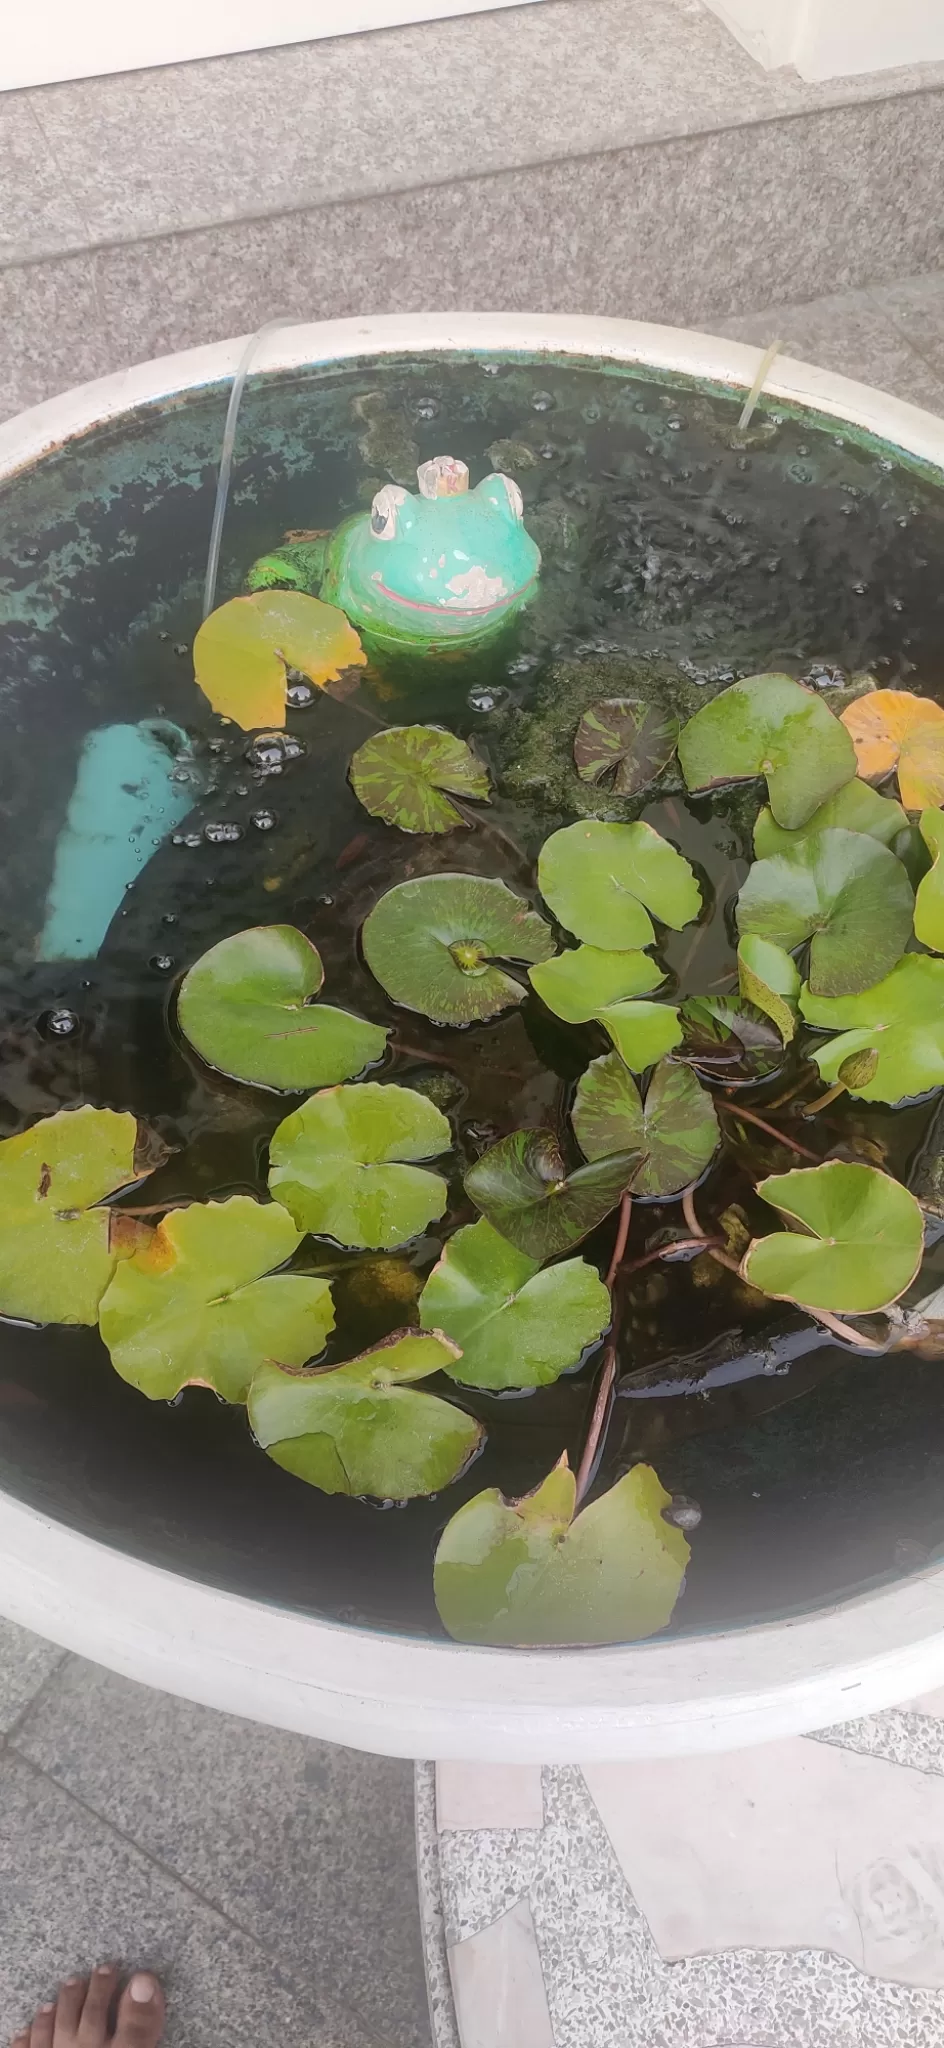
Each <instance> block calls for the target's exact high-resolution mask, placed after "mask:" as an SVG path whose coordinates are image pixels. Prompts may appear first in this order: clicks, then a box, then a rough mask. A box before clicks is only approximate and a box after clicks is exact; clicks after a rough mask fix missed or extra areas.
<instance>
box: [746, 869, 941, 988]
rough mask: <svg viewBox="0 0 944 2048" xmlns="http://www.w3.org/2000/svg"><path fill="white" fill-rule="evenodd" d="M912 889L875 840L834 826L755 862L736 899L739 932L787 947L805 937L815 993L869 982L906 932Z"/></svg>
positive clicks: (897, 953) (894, 955) (899, 949)
mask: <svg viewBox="0 0 944 2048" xmlns="http://www.w3.org/2000/svg"><path fill="white" fill-rule="evenodd" d="M913 913H914V892H913V890H912V887H911V883H910V882H909V880H908V876H907V874H906V873H905V870H904V868H903V867H902V864H901V861H900V860H898V859H896V857H895V855H894V854H893V853H890V852H889V849H888V847H887V846H881V845H880V844H879V842H878V840H877V839H871V838H869V837H868V836H867V835H866V834H865V833H861V832H845V831H842V830H838V829H833V830H831V831H828V832H817V833H814V834H812V835H811V836H810V837H809V838H805V837H804V838H803V839H802V840H801V841H800V843H799V844H798V845H797V846H796V847H794V848H793V849H792V850H791V852H790V853H789V854H776V855H774V857H773V858H772V859H771V860H759V861H756V862H755V864H754V866H753V867H752V869H751V871H750V874H749V875H748V877H747V880H746V882H745V883H744V885H743V887H742V889H741V893H740V895H739V897H738V901H737V923H738V931H739V932H740V934H741V936H742V938H743V937H745V936H746V935H747V934H749V933H754V934H756V935H757V936H758V937H759V938H764V939H772V940H773V941H774V943H775V945H778V946H782V947H783V948H784V950H785V951H787V952H790V951H792V949H793V948H794V947H795V946H800V945H802V944H803V942H804V941H805V940H806V939H810V940H811V941H812V944H811V946H810V967H809V981H810V987H811V989H813V991H814V993H815V994H817V995H827V996H838V995H851V994H855V993H856V992H857V991H858V990H860V989H865V988H870V987H871V986H872V984H873V983H874V982H876V981H880V980H881V979H882V976H883V975H885V974H887V973H888V971H889V969H890V968H891V967H892V966H893V965H894V963H895V961H896V960H898V959H900V957H901V955H902V953H903V952H904V950H905V947H906V945H907V944H908V940H909V938H910V936H911V921H912V916H913Z"/></svg>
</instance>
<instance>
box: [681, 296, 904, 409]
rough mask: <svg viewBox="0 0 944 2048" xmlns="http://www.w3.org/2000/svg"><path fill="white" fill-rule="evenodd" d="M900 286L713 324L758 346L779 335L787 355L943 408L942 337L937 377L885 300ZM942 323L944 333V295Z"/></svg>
mask: <svg viewBox="0 0 944 2048" xmlns="http://www.w3.org/2000/svg"><path fill="white" fill-rule="evenodd" d="M898 289H899V288H898V287H897V286H890V287H888V289H887V290H886V291H875V292H846V293H839V294H838V295H836V296H834V297H830V298H825V299H814V300H812V301H811V302H810V303H808V304H807V305H801V306H768V307H766V308H765V309H764V310H763V311H761V312H757V313H750V314H747V315H746V316H744V317H742V318H739V319H736V320H728V319H724V318H722V319H721V320H720V321H717V322H716V323H715V324H716V328H717V331H718V333H720V334H727V335H730V337H731V339H732V340H733V341H756V343H757V344H758V347H760V348H767V347H769V345H770V343H771V342H772V341H780V342H782V344H783V350H784V354H785V355H790V356H798V357H799V358H800V360H801V361H802V362H807V363H818V364H819V365H820V367H821V368H822V369H824V370H839V371H841V373H842V375H843V376H845V377H855V378H857V379H858V381H859V382H860V383H862V384H873V385H876V386H877V387H878V389H879V390H882V391H891V392H893V393H894V395H895V397H896V398H905V399H908V401H909V402H910V403H911V404H912V405H921V406H924V407H926V408H927V410H928V411H929V412H940V411H942V410H944V341H942V349H941V376H940V377H938V376H937V375H936V374H935V372H934V370H933V369H932V367H931V365H930V363H929V362H928V361H927V360H926V359H925V357H924V356H923V355H919V354H918V353H917V352H916V350H915V349H914V348H912V347H911V346H910V344H909V342H908V341H907V340H906V339H905V338H904V335H903V333H901V332H900V331H899V330H898V328H897V327H896V326H895V324H894V323H893V320H892V318H891V317H890V313H889V312H888V311H886V310H885V304H884V302H885V301H886V300H888V301H890V302H891V301H893V300H894V299H895V297H896V295H897V293H898ZM941 326H942V334H944V299H942V320H941Z"/></svg>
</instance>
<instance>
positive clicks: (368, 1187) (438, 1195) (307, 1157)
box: [269, 1081, 452, 1251]
mask: <svg viewBox="0 0 944 2048" xmlns="http://www.w3.org/2000/svg"><path fill="white" fill-rule="evenodd" d="M451 1145H452V1132H451V1131H450V1128H449V1125H448V1123H447V1121H446V1118H445V1117H444V1116H443V1115H442V1113H441V1111H440V1110H438V1109H436V1108H435V1106H434V1104H433V1103H432V1102H429V1101H427V1099H426V1097H425V1096H424V1095H418V1094H417V1093H416V1091H415V1090H414V1089H412V1088H400V1087H397V1086H396V1084H395V1083H392V1082H391V1083H388V1084H386V1085H384V1084H382V1083H380V1082H379V1081H365V1082H362V1083H361V1084H360V1085H359V1086H357V1087H353V1088H326V1089H324V1090H323V1092H322V1093H321V1094H319V1095H310V1096H309V1098H308V1101H307V1102H303V1103H302V1106H301V1108H300V1109H296V1110H293V1112H292V1114H291V1116H287V1117H286V1118H285V1121H284V1123H281V1124H280V1125H279V1127H278V1130H277V1131H276V1132H275V1135H274V1137H273V1139H272V1143H271V1145H270V1148H269V1158H270V1162H271V1164H270V1171H269V1188H270V1192H271V1193H272V1195H273V1197H274V1199H275V1201H277V1202H281V1204H282V1206H283V1208H285V1209H287V1210H288V1212H289V1214H290V1215H291V1216H292V1217H293V1218H294V1220H295V1222H296V1224H297V1225H298V1228H299V1230H310V1231H312V1232H313V1233H314V1235H315V1236H316V1237H332V1238H334V1239H335V1241H336V1242H337V1243H338V1244H344V1245H351V1246H354V1247H356V1248H358V1249H359V1250H362V1251H392V1250H393V1248H394V1246H395V1245H399V1244H406V1243H407V1242H408V1241H409V1239H410V1238H411V1237H419V1235H420V1234H421V1232H422V1231H424V1230H425V1229H426V1228H427V1227H428V1225H429V1224H430V1223H432V1222H433V1221H434V1220H435V1218H436V1217H438V1216H441V1215H442V1214H443V1211H444V1209H445V1207H446V1201H447V1189H446V1183H445V1181H444V1180H443V1179H442V1178H441V1176H440V1175H439V1174H438V1173H427V1172H425V1171H424V1170H423V1169H422V1168H420V1167H418V1166H415V1165H412V1164H404V1163H403V1162H406V1161H413V1160H417V1159H433V1158H435V1157H436V1156H437V1155H438V1154H439V1153H441V1152H448V1150H449V1149H450V1146H451Z"/></svg>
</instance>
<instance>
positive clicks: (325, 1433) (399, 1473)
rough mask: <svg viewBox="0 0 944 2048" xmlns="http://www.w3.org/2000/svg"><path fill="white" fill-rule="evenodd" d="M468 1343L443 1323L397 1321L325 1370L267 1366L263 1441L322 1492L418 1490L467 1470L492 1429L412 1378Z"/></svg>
mask: <svg viewBox="0 0 944 2048" xmlns="http://www.w3.org/2000/svg"><path fill="white" fill-rule="evenodd" d="M458 1356H459V1353H458V1351H457V1349H456V1346H455V1345H454V1344H450V1342H449V1340H448V1338H446V1337H443V1336H442V1335H441V1334H440V1333H439V1332H438V1331H435V1332H428V1333H426V1332H423V1331H420V1330H398V1331H396V1332H395V1333H394V1335H393V1336H392V1337H387V1338H385V1340H384V1342H383V1343H382V1344H378V1345H376V1346H375V1348H374V1349H373V1350H372V1351H365V1352H363V1353H362V1355H361V1357H360V1358H352V1359H349V1360H348V1361H347V1363H346V1364H345V1365H338V1366H333V1367H331V1368H330V1369H329V1370H328V1371H326V1372H313V1373H289V1372H280V1371H279V1368H278V1366H275V1365H269V1364H265V1365H263V1366H260V1368H259V1371H258V1372H257V1373H256V1376H255V1379H254V1380H253V1383H252V1386H251V1388H250V1390H249V1421H250V1425H251V1427H252V1432H253V1435H254V1437H255V1439H256V1442H257V1443H258V1444H260V1445H261V1447H262V1449H263V1450H264V1451H267V1452H268V1455H269V1457H270V1458H272V1459H273V1460H274V1462H275V1463H276V1465H281V1466H282V1469H283V1471H285V1472H292V1473H294V1475H295V1477H296V1479H304V1480H306V1481H307V1483H308V1485H309V1486H317V1487H320V1489H321V1491H322V1493H347V1494H366V1495H368V1496H369V1497H371V1498H372V1499H375V1500H416V1499H418V1498H420V1497H421V1496H422V1495H424V1494H430V1493H439V1492H441V1490H442V1488H443V1487H444V1486H449V1485H450V1484H451V1482H452V1480H453V1479H457V1478H458V1476H459V1474H460V1472H462V1471H464V1470H465V1467H466V1465H467V1464H468V1463H469V1460H470V1459H471V1458H473V1457H474V1456H475V1453H476V1451H477V1450H479V1448H480V1446H481V1444H482V1441H483V1438H484V1435H485V1431H484V1429H483V1428H482V1425H481V1423H480V1422H476V1420H475V1418H474V1416H471V1415H466V1414H465V1413H464V1411H463V1410H462V1409H461V1408H456V1407H454V1406H453V1404H452V1402H451V1401H442V1400H440V1399H439V1398H438V1396H437V1395H435V1394H423V1393H416V1392H414V1389H413V1386H412V1384H411V1383H412V1382H413V1381H415V1380H423V1379H428V1378H429V1376H430V1374H431V1373H434V1372H441V1371H442V1370H443V1368H444V1367H446V1366H449V1365H452V1364H454V1363H455V1361H456V1359H457V1358H458Z"/></svg>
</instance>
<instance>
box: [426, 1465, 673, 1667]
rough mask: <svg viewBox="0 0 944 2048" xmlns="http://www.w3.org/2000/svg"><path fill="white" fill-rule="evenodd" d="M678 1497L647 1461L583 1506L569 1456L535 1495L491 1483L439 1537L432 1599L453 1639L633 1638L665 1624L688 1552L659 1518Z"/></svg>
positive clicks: (534, 1643) (522, 1644) (502, 1642)
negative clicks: (518, 1494) (510, 1496)
mask: <svg viewBox="0 0 944 2048" xmlns="http://www.w3.org/2000/svg"><path fill="white" fill-rule="evenodd" d="M670 1505H671V1495H670V1494H668V1493H666V1491H665V1488H664V1487H663V1486H662V1485H660V1482H659V1480H658V1478H657V1476H656V1474H655V1472H654V1471H653V1470H652V1467H651V1465H634V1466H633V1468H632V1471H630V1472H627V1473H626V1474H625V1475H624V1477H623V1478H622V1479H619V1480H617V1483H616V1485H615V1486H613V1487H611V1488H610V1491H609V1493H605V1494H603V1496H602V1497H601V1499H599V1500H595V1501H592V1502H591V1504H590V1506H589V1507H585V1508H582V1509H581V1511H580V1513H579V1514H576V1513H575V1509H576V1482H575V1480H574V1475H573V1473H572V1472H571V1471H570V1469H569V1467H568V1464H567V1460H566V1457H565V1458H564V1459H562V1461H561V1463H560V1464H559V1465H556V1466H555V1467H554V1470H553V1471H552V1472H550V1473H549V1474H548V1476H547V1478H546V1479H545V1480H543V1482H542V1484H541V1485H540V1486H539V1487H537V1488H536V1489H535V1491H534V1492H533V1493H529V1494H525V1496H524V1499H523V1500H516V1501H509V1500H505V1499H504V1497H503V1495H502V1494H500V1493H499V1491H498V1489H497V1487H489V1488H488V1490H487V1491H486V1492H484V1493H479V1494H476V1496H475V1498H474V1500H470V1501H466V1503H465V1505H464V1506H463V1507H461V1508H460V1509H459V1511H458V1513H457V1514H455V1515H453V1518H452V1521H451V1522H449V1523H447V1526H446V1528H445V1530H444V1531H443V1534H442V1536H441V1538H440V1542H439V1548H438V1550H437V1552H436V1561H435V1565H434V1567H433V1588H434V1592H435V1595H436V1605H437V1607H438V1609H439V1614H440V1618H441V1620H442V1622H443V1625H444V1627H445V1628H446V1629H447V1630H448V1632H449V1634H450V1635H451V1636H454V1637H455V1639H456V1641H457V1642H462V1643H492V1644H494V1645H496V1646H497V1647H500V1648H516V1647H519V1648H522V1649H523V1648H532V1649H536V1648H540V1647H542V1646H548V1647H551V1646H553V1645H556V1644H562V1645H571V1644H572V1645H578V1644H593V1643H630V1642H638V1641H641V1640H642V1639H643V1638H644V1637H645V1636H651V1635H655V1634H656V1633H657V1632H658V1630H659V1629H663V1628H665V1627H666V1625H667V1623H668V1622H669V1621H670V1620H671V1617H672V1612H673V1609H674V1607H675V1604H676V1601H677V1600H678V1596H679V1593H680V1592H681V1590H682V1584H683V1581H684V1577H685V1570H686V1566H687V1564H688V1561H689V1558H690V1556H691V1551H690V1549H689V1545H688V1543H687V1542H686V1539H685V1537H684V1536H683V1534H682V1532H681V1530H680V1529H676V1528H673V1526H672V1525H671V1523H669V1522H666V1521H665V1520H664V1518H663V1515H664V1510H665V1508H667V1507H669V1506H670Z"/></svg>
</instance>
